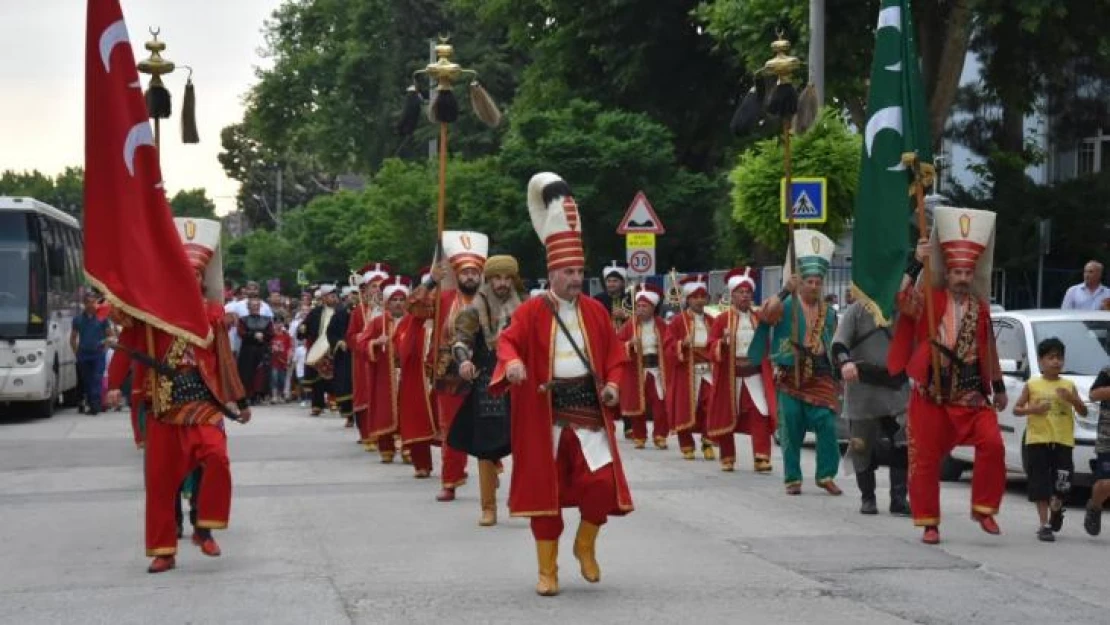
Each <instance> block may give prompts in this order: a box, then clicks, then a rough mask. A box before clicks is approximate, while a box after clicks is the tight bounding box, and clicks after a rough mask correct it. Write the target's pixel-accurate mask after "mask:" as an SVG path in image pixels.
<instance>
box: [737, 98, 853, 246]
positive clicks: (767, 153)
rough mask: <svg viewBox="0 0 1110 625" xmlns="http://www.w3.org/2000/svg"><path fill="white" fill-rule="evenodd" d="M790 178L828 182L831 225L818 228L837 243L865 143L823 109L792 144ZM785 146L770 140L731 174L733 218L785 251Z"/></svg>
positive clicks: (848, 214)
mask: <svg viewBox="0 0 1110 625" xmlns="http://www.w3.org/2000/svg"><path fill="white" fill-rule="evenodd" d="M791 149H792V152H793V159H792V164H793V168H792V174H793V175H794V176H795V177H799V178H800V177H807V176H814V177H825V178H827V180H828V205H827V206H826V207H825V210H826V211H827V213H828V222H827V223H825V224H823V225H821V226H819V227H818V229H819V230H821V231H823V232H824V233H825V234H827V235H828V236H829V237H830V238H831V239H833V240H834V241H835V240H836V239H837V238H838V237H840V235H841V234H842V233H843V231H844V227H845V223H846V221H847V220H848V219H849V218H850V217H851V216H852V211H853V209H854V204H853V203H854V200H855V195H856V187H857V185H858V184H859V155H860V149H861V140H860V137H859V135H856V134H852V133H851V132H850V131H849V130H848V126H847V125H846V124H845V123H844V120H843V119H842V118H841V117H840V116H839V114H838V113H837V112H836V111H834V110H831V109H828V108H826V109H823V110H822V112H821V114H820V116H819V117H818V120H817V122H816V123H815V124H814V125H813V127H812V128H811V129H810V130H809V132H807V133H805V134H803V135H801V136H799V137H796V138H795V139H794V140H793V141H792V142H791ZM784 173H785V172H784V170H783V152H782V145H781V143H780V142H779V141H778V139H766V140H764V141H761V142H759V143H758V144H756V145H755V146H753V147H752V148H751V149H750V150H748V151H747V152H745V153H744V154H742V155H741V156H740V162H739V164H738V165H737V166H736V168H735V169H733V170H732V174H731V175H730V177H729V178H730V180H731V181H732V217H733V219H735V220H736V221H737V222H738V223H739V224H740V225H741V226H742V227H743V228H744V229H745V230H747V231H748V232H749V233H751V235H752V237H753V238H754V239H755V241H756V242H758V243H760V244H761V245H764V246H766V247H768V248H770V249H774V250H785V249H786V244H787V232H786V226H785V225H783V224H782V222H781V221H780V215H781V207H780V202H779V198H780V193H779V189H780V181H781V180H782V177H783V175H784Z"/></svg>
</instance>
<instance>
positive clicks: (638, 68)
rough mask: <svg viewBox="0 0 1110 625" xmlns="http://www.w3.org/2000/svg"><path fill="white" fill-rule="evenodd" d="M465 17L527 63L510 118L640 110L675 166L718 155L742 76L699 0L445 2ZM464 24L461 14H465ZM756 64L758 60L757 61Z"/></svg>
mask: <svg viewBox="0 0 1110 625" xmlns="http://www.w3.org/2000/svg"><path fill="white" fill-rule="evenodd" d="M453 5H454V6H455V7H457V8H459V9H461V10H462V11H463V12H464V14H465V15H467V16H471V18H472V19H475V20H476V21H477V22H478V23H479V24H481V25H484V26H485V27H487V28H489V29H493V30H494V32H505V33H507V37H508V41H509V45H510V46H511V49H512V50H513V51H514V53H516V54H518V55H520V56H521V57H523V58H527V59H528V60H529V61H530V62H529V64H528V65H527V67H526V68H525V69H524V70H523V72H522V73H521V76H520V88H519V89H518V92H517V95H516V97H515V99H514V100H513V107H512V111H513V114H514V115H516V114H523V112H524V111H525V109H528V110H544V109H552V108H555V109H557V108H562V107H565V106H566V105H567V103H569V102H570V101H571V100H573V99H583V100H589V101H593V102H598V103H599V104H601V105H602V106H604V107H605V108H610V109H621V110H625V111H629V112H635V113H643V114H646V115H647V116H649V117H650V118H652V119H654V120H655V121H657V122H659V123H661V124H663V125H664V126H665V127H666V128H667V129H669V130H670V132H671V142H672V145H673V147H672V148H671V149H670V150H669V152H672V153H673V154H674V159H675V160H676V162H677V163H678V164H680V165H682V166H684V167H687V168H689V169H691V170H693V171H701V172H706V171H712V170H714V169H716V168H717V167H719V166H720V164H721V162H722V161H723V160H724V158H725V151H726V150H727V148H728V146H729V144H730V142H731V138H730V137H729V135H728V130H727V129H728V121H729V118H730V116H731V114H732V109H733V107H734V105H735V102H736V100H737V96H738V95H741V90H740V88H739V86H738V85H737V82H738V81H739V80H740V79H741V78H742V77H743V75H744V73H745V72H744V70H743V69H742V68H741V66H740V64H739V62H738V59H737V58H736V56H735V55H733V54H731V53H729V52H726V51H724V50H720V49H717V48H715V47H714V42H713V40H712V39H711V38H710V37H708V36H706V35H705V34H704V33H703V32H702V31H701V29H700V28H699V25H698V23H697V21H696V20H695V18H694V16H693V15H692V14H691V11H692V10H693V9H694V8H695V7H696V6H697V5H698V0H670V1H667V2H659V1H658V0H595V1H593V2H580V1H578V0H453ZM464 21H465V20H464ZM760 63H762V61H760Z"/></svg>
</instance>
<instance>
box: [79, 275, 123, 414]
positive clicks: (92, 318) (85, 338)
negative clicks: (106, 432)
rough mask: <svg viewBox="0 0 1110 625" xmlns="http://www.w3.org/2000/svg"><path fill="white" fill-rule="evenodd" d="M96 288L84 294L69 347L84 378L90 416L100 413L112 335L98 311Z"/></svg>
mask: <svg viewBox="0 0 1110 625" xmlns="http://www.w3.org/2000/svg"><path fill="white" fill-rule="evenodd" d="M98 298H99V295H98V294H97V293H96V292H95V291H89V292H87V293H85V298H84V308H83V310H82V311H81V314H79V315H77V316H76V317H74V318H73V330H72V331H71V332H70V335H69V346H70V347H71V348H72V349H73V353H74V354H75V355H76V356H77V371H78V373H79V376H78V377H79V378H80V380H81V391H82V393H83V394H84V401H85V406H86V407H87V408H88V413H89V414H90V415H95V414H97V413H98V412H100V391H101V388H100V386H101V379H102V378H103V377H104V367H105V360H104V350H105V346H104V340H105V339H107V338H109V337H111V336H112V324H111V322H109V321H108V319H107V318H101V317H100V316H99V315H98V314H97V299H98Z"/></svg>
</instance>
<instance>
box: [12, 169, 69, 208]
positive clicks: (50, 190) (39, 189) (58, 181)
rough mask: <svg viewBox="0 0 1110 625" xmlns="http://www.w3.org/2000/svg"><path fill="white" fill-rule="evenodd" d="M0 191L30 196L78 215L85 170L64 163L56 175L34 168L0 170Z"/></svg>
mask: <svg viewBox="0 0 1110 625" xmlns="http://www.w3.org/2000/svg"><path fill="white" fill-rule="evenodd" d="M0 195H12V196H26V197H33V198H35V199H36V200H39V201H40V202H46V203H47V204H49V205H51V206H53V207H54V208H58V209H61V210H64V211H66V212H67V213H70V214H71V215H73V216H74V217H77V218H78V219H81V215H82V213H83V209H84V205H85V197H84V196H85V170H84V169H83V168H81V167H66V168H65V170H63V171H62V173H60V174H58V176H56V177H53V178H52V177H50V176H47V175H46V174H43V173H42V172H40V171H38V170H34V171H23V172H16V171H12V170H5V171H4V172H3V173H0Z"/></svg>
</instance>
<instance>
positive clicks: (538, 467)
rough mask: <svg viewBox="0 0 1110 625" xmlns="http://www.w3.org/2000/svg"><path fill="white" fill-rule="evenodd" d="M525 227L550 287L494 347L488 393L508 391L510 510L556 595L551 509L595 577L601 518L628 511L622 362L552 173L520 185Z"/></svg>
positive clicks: (574, 209)
mask: <svg viewBox="0 0 1110 625" xmlns="http://www.w3.org/2000/svg"><path fill="white" fill-rule="evenodd" d="M528 210H529V213H530V214H531V217H532V225H533V227H534V228H535V230H536V233H537V234H538V235H539V237H540V240H541V241H543V243H544V246H545V247H546V248H547V270H548V278H549V279H550V281H551V288H550V290H549V291H548V292H547V293H546V294H545V295H543V296H540V297H535V298H532V299H530V300H528V301H527V302H525V303H524V304H522V305H521V306H520V307H519V308H518V309H517V310H516V313H514V314H513V317H512V321H511V322H510V324H509V327H508V328H506V329H505V330H504V331H503V332H502V333H501V338H500V339H499V340H498V343H497V357H498V364H497V368H496V370H495V371H494V375H493V380H492V382H491V390H493V391H494V392H495V393H496V392H503V391H504V390H505V388H506V387H508V386H510V385H511V389H512V390H511V396H510V398H511V401H510V404H511V420H512V450H513V472H512V483H511V485H510V488H509V511H510V513H511V514H512V515H513V516H523V517H529V518H531V525H532V535H533V536H534V537H535V539H536V553H537V558H538V560H539V582H538V583H537V584H536V592H537V593H539V594H540V595H543V596H553V595H556V594H558V592H559V576H558V570H559V567H558V553H559V536H560V535H561V534H562V532H563V517H562V512H561V510H560V508H564V507H577V508H578V509H579V511H580V512H581V514H582V522H581V524H580V525H579V526H578V533H577V535H576V536H575V539H574V555H575V557H576V558H577V559H578V561H579V563H580V565H581V572H582V577H583V578H585V579H586V581H588V582H591V583H596V582H598V581H600V580H601V569H600V567H599V566H598V563H597V557H596V551H595V549H596V543H597V535H598V531H599V530H600V528H601V526H602V525H603V524H604V523H605V522H606V519H607V518H608V517H609V516H610V515H624V514H627V513H629V512H631V511H632V496H631V493H630V491H629V489H628V483H627V482H626V481H625V478H624V469H623V468H622V466H621V458H620V452H619V450H618V448H617V439H616V436H615V434H614V429H615V424H616V421H617V419H618V418H619V417H620V413H619V405H620V386H619V384H620V382H621V380H622V378H623V377H624V374H625V371H624V370H625V367H626V366H627V365H628V357H627V356H626V355H625V352H624V346H623V345H622V344H621V342H620V341H619V340H617V335H616V332H615V331H614V330H613V325H612V320H611V319H610V316H609V311H607V310H606V309H605V307H604V306H602V305H601V304H600V303H598V302H597V301H596V300H594V299H592V298H590V297H586V296H583V295H582V283H583V281H584V271H583V270H584V267H585V257H584V253H583V249H582V230H581V228H582V220H581V218H580V215H579V214H578V206H577V204H576V203H575V201H574V198H573V196H572V194H571V192H570V188H569V187H568V186H567V183H566V182H564V181H563V179H562V178H560V177H559V176H557V175H555V174H552V173H541V174H536V175H535V176H533V177H532V180H531V181H530V182H529V183H528Z"/></svg>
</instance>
